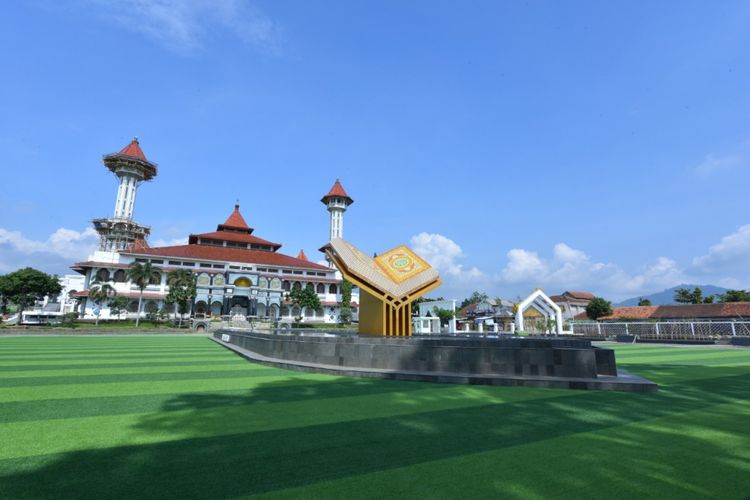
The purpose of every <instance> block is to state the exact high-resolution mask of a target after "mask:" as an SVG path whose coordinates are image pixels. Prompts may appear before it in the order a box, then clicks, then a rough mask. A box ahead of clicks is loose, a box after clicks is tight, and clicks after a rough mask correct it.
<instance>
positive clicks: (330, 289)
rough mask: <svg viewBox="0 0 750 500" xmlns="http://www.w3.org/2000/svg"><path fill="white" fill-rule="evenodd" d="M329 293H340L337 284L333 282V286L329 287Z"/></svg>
mask: <svg viewBox="0 0 750 500" xmlns="http://www.w3.org/2000/svg"><path fill="white" fill-rule="evenodd" d="M328 293H332V294H334V295H336V294H337V293H338V289H337V288H336V285H335V284H333V283H332V284H331V286H329V287H328Z"/></svg>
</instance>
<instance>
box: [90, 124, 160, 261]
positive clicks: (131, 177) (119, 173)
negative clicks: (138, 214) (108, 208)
mask: <svg viewBox="0 0 750 500" xmlns="http://www.w3.org/2000/svg"><path fill="white" fill-rule="evenodd" d="M103 161H104V166H105V167H107V168H108V169H109V170H110V172H112V173H113V174H115V176H116V177H117V180H118V182H119V187H118V188H117V200H116V201H115V214H114V216H113V217H111V218H107V219H94V221H93V222H94V228H95V229H96V232H97V233H99V250H101V251H104V252H117V251H120V250H123V249H125V248H127V247H128V246H129V245H130V244H132V243H136V242H140V243H141V244H145V240H146V237H148V235H149V234H150V233H151V229H150V228H149V227H147V226H143V225H141V224H138V223H137V222H135V221H134V220H133V209H134V208H135V194H136V190H137V189H138V185H139V184H140V183H141V182H143V181H150V180H151V179H153V178H154V177H156V164H155V163H153V162H151V161H149V160H148V159H146V155H144V154H143V150H141V147H140V145H139V144H138V138H137V137H135V138H133V140H132V141H130V144H128V145H127V146H125V147H124V148H123V149H122V151H120V152H119V153H112V154H108V155H104V159H103Z"/></svg>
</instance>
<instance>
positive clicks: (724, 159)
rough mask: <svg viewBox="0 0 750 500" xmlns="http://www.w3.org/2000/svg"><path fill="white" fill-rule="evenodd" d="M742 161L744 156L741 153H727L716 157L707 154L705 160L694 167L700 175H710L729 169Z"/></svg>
mask: <svg viewBox="0 0 750 500" xmlns="http://www.w3.org/2000/svg"><path fill="white" fill-rule="evenodd" d="M741 162H742V158H741V157H740V156H739V155H727V156H719V157H716V156H714V155H710V154H709V155H706V157H705V158H704V159H703V161H702V162H701V163H700V164H699V165H697V166H696V167H695V168H694V171H695V173H696V174H698V175H702V176H708V175H711V174H715V173H717V172H721V171H724V170H729V169H731V168H733V167H736V166H737V165H739V164H740V163H741Z"/></svg>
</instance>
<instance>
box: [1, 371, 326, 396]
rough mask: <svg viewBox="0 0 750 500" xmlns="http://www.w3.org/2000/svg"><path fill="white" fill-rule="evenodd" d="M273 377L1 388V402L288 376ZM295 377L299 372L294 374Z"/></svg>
mask: <svg viewBox="0 0 750 500" xmlns="http://www.w3.org/2000/svg"><path fill="white" fill-rule="evenodd" d="M279 372H280V373H277V372H274V374H272V375H265V376H259V377H231V378H221V379H216V380H201V379H191V380H180V381H165V382H122V383H118V382H110V383H103V384H101V383H95V384H83V385H78V384H62V385H54V384H51V385H42V386H35V387H4V388H0V401H33V400H36V399H71V398H81V397H103V396H134V395H138V394H167V393H185V392H191V391H195V392H208V391H212V390H226V389H250V388H252V387H254V386H255V385H256V384H258V383H263V382H274V381H276V380H278V379H279V378H283V377H286V376H290V375H288V373H289V372H285V371H282V370H280V371H279ZM291 373H292V375H291V376H292V377H294V376H295V375H294V374H295V373H296V372H291ZM297 377H298V378H300V379H301V378H302V377H304V378H305V379H309V380H326V379H327V378H326V377H330V375H304V376H303V375H298V376H297Z"/></svg>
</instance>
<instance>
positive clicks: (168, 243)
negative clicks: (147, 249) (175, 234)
mask: <svg viewBox="0 0 750 500" xmlns="http://www.w3.org/2000/svg"><path fill="white" fill-rule="evenodd" d="M187 242H188V239H187V238H184V237H182V238H171V239H168V240H167V239H164V238H159V239H156V240H153V241H149V242H148V244H149V246H151V247H173V246H176V245H187Z"/></svg>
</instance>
